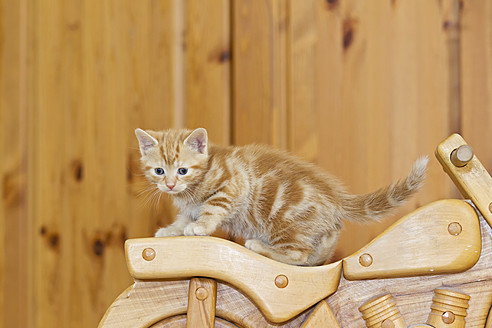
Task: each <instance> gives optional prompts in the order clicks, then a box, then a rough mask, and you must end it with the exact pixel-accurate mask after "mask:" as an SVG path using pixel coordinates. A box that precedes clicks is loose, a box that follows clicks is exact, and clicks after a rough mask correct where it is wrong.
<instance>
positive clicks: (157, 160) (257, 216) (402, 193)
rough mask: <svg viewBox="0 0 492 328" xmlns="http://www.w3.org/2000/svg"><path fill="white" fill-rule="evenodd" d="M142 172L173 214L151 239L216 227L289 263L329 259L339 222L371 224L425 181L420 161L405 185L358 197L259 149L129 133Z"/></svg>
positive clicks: (189, 136) (184, 134)
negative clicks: (171, 201) (136, 147)
mask: <svg viewBox="0 0 492 328" xmlns="http://www.w3.org/2000/svg"><path fill="white" fill-rule="evenodd" d="M135 134H136V136H137V139H138V142H139V146H140V152H141V155H142V157H141V162H142V168H143V171H144V173H145V175H146V177H147V179H148V180H149V182H150V183H152V184H155V186H156V188H158V189H159V190H160V191H161V192H165V193H167V194H169V195H171V196H172V197H173V199H174V203H175V205H176V206H177V208H178V210H179V214H178V215H177V217H176V220H175V221H174V223H172V224H171V225H169V226H168V227H166V228H161V229H159V230H158V231H157V233H156V235H155V236H156V237H167V236H182V235H185V236H193V235H200V236H206V235H210V234H212V233H213V232H214V231H215V230H216V229H217V228H218V227H221V228H223V229H224V230H225V231H227V232H228V233H230V234H231V235H233V236H238V237H242V238H244V239H245V240H246V243H245V246H246V247H247V248H249V249H251V250H252V251H255V252H257V253H259V254H262V255H264V256H267V257H269V258H272V259H274V260H277V261H280V262H284V263H288V264H295V265H319V264H323V263H324V262H325V261H327V260H329V259H330V257H331V256H332V255H333V252H334V249H335V245H336V242H337V238H338V235H339V234H340V230H341V228H342V221H343V220H351V221H356V222H367V221H371V220H377V219H378V218H380V217H381V216H382V215H384V214H387V213H388V211H390V210H392V209H393V208H395V207H396V206H399V205H401V204H402V203H403V202H404V201H405V200H407V199H408V198H409V197H410V196H411V195H412V194H413V193H415V192H416V191H417V190H418V189H419V187H420V186H421V185H422V182H423V180H424V178H425V171H426V166H427V162H428V159H427V157H422V158H420V159H418V160H417V161H416V162H415V164H414V165H413V168H412V171H411V172H410V174H409V175H408V177H407V178H405V179H404V180H401V181H398V182H395V183H393V184H392V185H390V186H387V187H384V188H381V189H379V190H377V191H375V192H373V193H369V194H365V195H352V194H349V193H348V192H347V191H346V190H345V188H344V187H343V184H341V183H340V182H339V181H338V180H337V179H336V178H335V177H333V176H330V175H328V174H327V173H324V172H323V171H322V170H321V169H320V168H318V167H317V166H315V165H313V164H310V163H307V162H305V161H302V160H300V159H298V158H296V157H294V156H292V155H290V154H288V153H286V152H283V151H279V150H275V149H271V148H268V147H265V146H258V145H248V146H241V147H220V146H216V145H213V144H209V143H208V138H207V131H206V130H205V129H196V130H194V131H190V130H166V131H160V132H155V131H144V130H141V129H136V130H135Z"/></svg>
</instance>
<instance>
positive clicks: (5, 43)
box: [0, 1, 31, 328]
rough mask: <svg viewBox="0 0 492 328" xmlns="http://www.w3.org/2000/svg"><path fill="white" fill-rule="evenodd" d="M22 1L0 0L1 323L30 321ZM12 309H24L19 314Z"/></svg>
mask: <svg viewBox="0 0 492 328" xmlns="http://www.w3.org/2000/svg"><path fill="white" fill-rule="evenodd" d="M24 10H25V1H19V2H13V1H1V2H0V158H1V159H2V160H1V164H0V179H1V189H0V248H1V250H0V327H14V328H16V327H19V328H20V327H27V326H29V324H30V321H29V313H30V309H31V308H30V304H29V300H30V295H29V282H28V266H29V260H30V254H29V251H28V239H27V238H26V235H27V234H28V210H27V205H28V192H27V188H28V184H27V179H28V168H27V158H28V155H29V154H28V149H27V148H28V143H27V137H28V130H27V117H26V105H27V100H26V98H27V96H28V94H26V93H24V91H25V90H26V89H25V88H26V86H25V84H27V80H26V78H25V72H26V67H25V66H26V64H27V60H26V59H27V57H26V51H25V50H26V49H25V46H26V44H23V42H24V41H26V40H24V37H25V35H24V34H25V33H24V31H25V29H26V26H23V25H22V24H24V23H26V21H25V17H24V15H25V12H24ZM16 313H23V314H24V315H23V316H22V317H18V316H17V315H16Z"/></svg>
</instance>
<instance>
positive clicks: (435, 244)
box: [343, 199, 482, 280]
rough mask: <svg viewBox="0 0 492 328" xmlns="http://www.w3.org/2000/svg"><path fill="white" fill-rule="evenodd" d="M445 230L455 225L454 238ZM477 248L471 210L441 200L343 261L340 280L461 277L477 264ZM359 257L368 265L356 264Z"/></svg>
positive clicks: (453, 201)
mask: <svg viewBox="0 0 492 328" xmlns="http://www.w3.org/2000/svg"><path fill="white" fill-rule="evenodd" d="M450 224H459V227H460V228H461V229H460V231H459V233H458V232H456V233H455V232H453V233H452V234H451V233H450V232H449V225H450ZM481 246H482V244H481V236H480V226H479V222H478V219H477V215H476V212H475V210H474V209H473V208H472V207H471V206H470V205H469V204H467V203H465V202H463V201H461V200H456V199H448V200H440V201H436V202H433V203H430V204H428V205H425V206H423V207H420V208H418V209H417V210H415V211H413V212H412V213H410V214H408V215H406V216H404V217H403V218H401V219H400V220H398V221H397V222H396V223H394V224H393V225H392V226H391V227H389V228H388V229H386V230H385V231H384V232H383V233H382V234H381V235H380V236H378V237H376V238H375V239H374V240H373V241H371V242H370V243H369V244H368V245H366V246H364V247H362V248H361V249H360V250H358V251H357V252H355V253H354V254H352V255H350V256H348V257H346V258H344V259H343V275H344V276H345V278H347V279H349V280H360V279H375V278H378V279H381V278H389V277H412V276H419V275H429V274H442V273H453V272H463V271H466V270H468V269H470V268H471V267H472V266H473V265H474V264H475V263H476V262H477V261H478V259H479V257H480V251H481ZM364 255H366V256H370V259H371V263H368V265H364V264H363V263H361V257H363V256H364Z"/></svg>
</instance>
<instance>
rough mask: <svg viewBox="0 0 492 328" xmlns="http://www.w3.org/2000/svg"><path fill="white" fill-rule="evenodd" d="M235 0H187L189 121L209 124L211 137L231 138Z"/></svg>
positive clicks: (191, 124)
mask: <svg viewBox="0 0 492 328" xmlns="http://www.w3.org/2000/svg"><path fill="white" fill-rule="evenodd" d="M230 7H231V2H230V1H228V0H219V1H199V0H198V1H197V0H193V1H187V2H186V8H185V31H186V34H185V39H184V44H183V47H184V48H185V50H184V53H185V57H184V60H185V77H184V78H185V102H186V111H185V112H186V113H185V123H186V127H187V128H189V129H196V128H199V127H202V128H206V129H207V131H208V133H209V138H210V140H213V142H215V143H218V144H222V145H229V144H230V142H231V140H230V139H231V122H230V120H231V114H230V112H231V76H230V75H231V59H232V58H231V57H232V52H231V45H230V37H231V36H230V21H231V20H230V10H231V8H230Z"/></svg>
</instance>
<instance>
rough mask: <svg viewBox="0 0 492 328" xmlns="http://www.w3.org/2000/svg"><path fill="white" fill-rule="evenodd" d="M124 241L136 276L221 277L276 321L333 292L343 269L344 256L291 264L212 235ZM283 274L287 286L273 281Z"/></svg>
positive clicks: (157, 277)
mask: <svg viewBox="0 0 492 328" xmlns="http://www.w3.org/2000/svg"><path fill="white" fill-rule="evenodd" d="M125 247H126V252H127V263H128V269H129V271H130V273H131V275H132V276H133V277H134V278H136V279H179V278H181V279H182V278H189V277H193V276H203V277H210V278H215V279H220V280H222V281H226V282H228V283H230V284H232V285H234V286H236V287H237V288H239V289H241V290H242V291H244V293H245V294H247V295H248V296H249V297H251V298H252V299H253V301H254V302H255V303H256V304H257V305H258V307H259V308H260V309H261V310H262V312H263V313H264V315H265V317H267V318H268V319H269V320H271V321H273V322H282V321H285V320H288V319H290V318H292V317H293V316H295V315H297V314H299V313H300V312H302V311H304V310H306V309H307V308H309V307H310V306H312V305H314V304H316V303H317V302H318V301H319V300H321V299H323V298H325V297H327V296H328V295H330V294H331V293H333V292H334V291H335V290H336V288H337V286H338V281H339V278H340V274H341V262H340V261H339V262H336V263H333V264H330V265H325V266H318V267H298V266H292V265H287V264H283V263H280V262H276V261H273V260H271V259H269V258H266V257H263V256H261V255H259V254H257V253H254V252H252V251H250V250H248V249H246V248H244V247H242V246H239V245H237V244H235V243H233V242H230V241H226V240H222V239H219V238H213V237H199V236H193V237H167V238H141V239H132V240H128V241H127V242H126V246H125ZM146 248H152V249H153V250H154V251H155V253H156V256H155V258H154V259H153V260H152V261H148V260H145V259H144V258H143V257H142V252H143V250H144V249H146ZM245 268H247V270H245ZM279 275H285V276H286V277H287V278H288V284H287V286H286V287H285V288H279V287H277V286H276V285H275V280H276V277H277V276H279Z"/></svg>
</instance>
